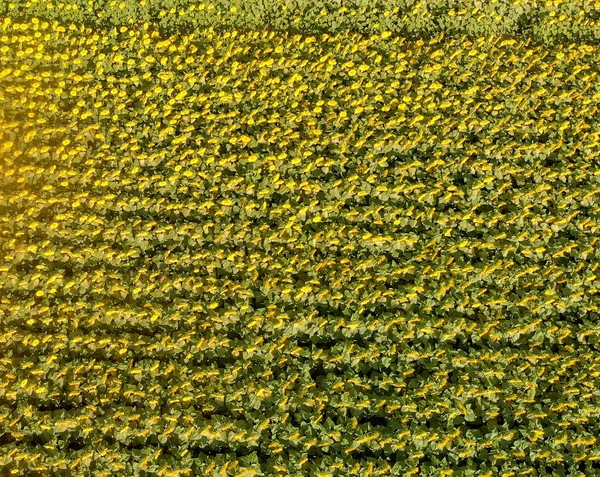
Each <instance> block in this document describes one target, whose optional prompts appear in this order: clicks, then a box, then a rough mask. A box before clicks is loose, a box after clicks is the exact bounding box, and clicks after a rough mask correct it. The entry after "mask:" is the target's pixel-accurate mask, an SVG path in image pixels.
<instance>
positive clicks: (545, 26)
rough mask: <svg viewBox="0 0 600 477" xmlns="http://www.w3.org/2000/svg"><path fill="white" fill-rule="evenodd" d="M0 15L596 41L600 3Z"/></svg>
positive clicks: (400, 3) (92, 2)
mask: <svg viewBox="0 0 600 477" xmlns="http://www.w3.org/2000/svg"><path fill="white" fill-rule="evenodd" d="M0 15H7V16H9V17H11V18H13V19H23V18H26V19H30V18H38V19H40V20H46V21H50V22H52V21H59V22H61V23H66V24H68V23H74V24H77V25H80V24H86V25H88V26H93V27H94V28H98V27H105V28H111V27H120V26H123V25H137V24H140V23H143V22H149V23H151V24H152V25H154V26H155V27H157V28H158V29H159V30H160V31H161V32H162V33H163V34H166V35H171V34H185V33H190V32H192V31H194V30H195V29H197V28H209V27H213V28H216V29H238V30H245V31H248V30H251V29H260V28H272V29H275V30H278V31H282V32H283V31H287V32H304V33H308V34H321V33H325V32H327V33H338V32H345V31H350V32H361V33H365V34H380V33H382V32H384V31H391V32H393V33H394V34H398V35H403V36H406V37H411V38H415V39H416V38H435V37H438V36H439V35H440V34H442V33H443V34H445V35H450V36H457V37H460V36H462V35H465V34H466V35H469V36H471V37H479V36H488V35H510V36H514V35H519V36H521V35H522V36H527V37H531V38H532V39H533V41H534V42H536V43H541V44H547V45H548V44H558V43H571V42H586V43H591V44H597V42H598V40H599V39H600V25H599V24H598V20H600V4H599V3H597V2H596V3H594V2H587V1H581V0H577V1H572V0H571V1H562V0H560V1H559V0H553V1H548V2H539V1H528V0H517V1H516V2H515V1H513V0H496V1H491V2H483V1H481V0H428V1H422V0H420V1H416V0H388V1H386V2H385V3H382V2H381V1H380V0H335V1H330V0H329V1H314V0H277V1H276V0H243V1H242V0H213V1H208V0H207V1H203V2H199V1H190V0H140V1H138V0H136V1H131V0H123V1H120V0H110V1H107V0H66V1H57V0H37V1H32V0H0Z"/></svg>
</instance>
